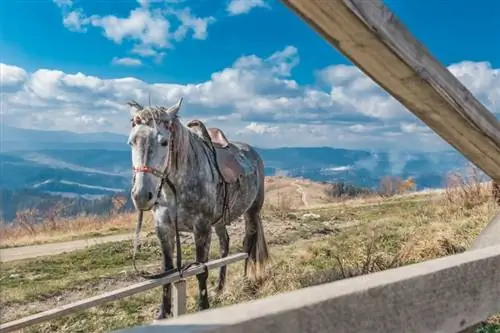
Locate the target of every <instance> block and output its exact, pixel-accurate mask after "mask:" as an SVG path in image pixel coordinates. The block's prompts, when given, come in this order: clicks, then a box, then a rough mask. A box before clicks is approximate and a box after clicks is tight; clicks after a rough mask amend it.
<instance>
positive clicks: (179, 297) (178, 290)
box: [172, 279, 187, 317]
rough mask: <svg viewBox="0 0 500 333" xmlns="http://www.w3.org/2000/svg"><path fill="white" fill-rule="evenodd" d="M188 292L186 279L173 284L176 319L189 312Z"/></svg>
mask: <svg viewBox="0 0 500 333" xmlns="http://www.w3.org/2000/svg"><path fill="white" fill-rule="evenodd" d="M186 292H187V284H186V280H185V279H182V280H179V281H177V282H174V283H173V288H172V305H173V309H172V314H173V315H174V317H178V316H181V315H183V314H185V313H186V312H187V299H186V296H187V294H186Z"/></svg>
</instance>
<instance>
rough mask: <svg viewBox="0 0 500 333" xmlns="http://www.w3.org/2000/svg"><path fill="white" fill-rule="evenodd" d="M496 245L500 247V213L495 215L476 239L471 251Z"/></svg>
mask: <svg viewBox="0 0 500 333" xmlns="http://www.w3.org/2000/svg"><path fill="white" fill-rule="evenodd" d="M495 245H500V213H498V214H497V215H495V216H494V217H493V218H492V219H491V221H490V222H489V223H488V224H487V225H486V227H485V228H484V229H483V230H482V231H481V233H480V234H479V236H477V237H476V239H474V241H473V242H472V244H471V249H472V250H476V249H482V248H485V247H489V246H495Z"/></svg>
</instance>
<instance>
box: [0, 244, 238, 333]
mask: <svg viewBox="0 0 500 333" xmlns="http://www.w3.org/2000/svg"><path fill="white" fill-rule="evenodd" d="M246 258H247V254H246V253H237V254H233V255H231V256H228V257H226V258H221V259H217V260H213V261H209V262H207V263H206V267H207V268H208V269H209V270H210V269H214V268H219V267H222V266H226V265H229V264H232V263H235V262H237V261H241V260H245V259H246ZM204 271H205V268H204V267H202V266H194V267H192V268H190V269H188V270H187V271H186V272H185V273H184V274H183V277H184V278H188V277H190V276H195V275H197V274H200V273H203V272H204ZM180 279H181V277H180V276H179V273H175V274H172V275H170V276H167V277H164V278H161V279H157V280H147V281H144V282H140V283H136V284H133V285H131V286H128V287H124V288H121V289H117V290H113V291H110V292H107V293H105V294H102V295H98V296H94V297H90V298H87V299H84V300H81V301H78V302H75V303H71V304H67V305H63V306H60V307H57V308H54V309H51V310H48V311H44V312H40V313H37V314H34V315H31V316H28V317H25V318H21V319H18V320H14V321H10V322H8V323H5V324H0V333H7V332H13V331H16V330H20V329H22V328H25V327H28V326H32V325H36V324H39V323H41V322H44V321H48V320H52V319H55V318H59V317H62V316H64V315H68V314H72V313H74V312H77V311H80V310H84V309H88V308H91V307H94V306H98V305H101V304H105V303H108V302H112V301H116V300H118V299H121V298H124V297H127V296H131V295H134V294H138V293H140V292H143V291H146V290H149V289H152V288H156V287H159V286H162V285H165V284H169V283H172V282H175V281H178V280H180Z"/></svg>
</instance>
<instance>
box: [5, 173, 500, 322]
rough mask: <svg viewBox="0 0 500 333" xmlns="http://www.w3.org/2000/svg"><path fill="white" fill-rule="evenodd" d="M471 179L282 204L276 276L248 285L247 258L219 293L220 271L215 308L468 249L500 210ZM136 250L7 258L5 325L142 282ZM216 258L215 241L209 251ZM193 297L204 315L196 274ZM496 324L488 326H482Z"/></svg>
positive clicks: (93, 313) (128, 307)
mask: <svg viewBox="0 0 500 333" xmlns="http://www.w3.org/2000/svg"><path fill="white" fill-rule="evenodd" d="M470 182H473V181H471V180H470V179H469V180H467V181H466V182H465V183H466V186H465V185H463V184H464V183H463V182H462V183H456V184H455V185H454V186H452V185H450V186H449V187H448V188H447V189H445V191H444V193H443V194H442V195H439V194H434V195H429V196H410V197H405V196H399V197H395V198H391V199H381V198H379V199H377V200H376V201H370V202H367V200H353V201H350V202H349V201H346V202H341V203H337V204H331V205H328V206H324V207H322V208H314V209H313V208H305V207H302V209H300V210H299V209H293V208H294V207H286V206H284V207H280V206H279V205H278V206H277V207H278V209H276V210H267V211H266V213H265V216H264V223H265V231H266V236H267V238H268V241H269V244H270V249H271V253H272V255H273V259H274V261H273V264H272V267H271V269H270V271H269V276H268V277H267V279H266V280H265V281H264V282H263V283H261V284H260V285H258V286H255V285H254V286H250V285H248V284H247V283H246V282H245V281H244V279H243V277H242V264H241V263H239V264H236V265H234V266H231V267H230V268H229V271H228V282H227V287H226V289H225V291H224V292H223V293H222V294H221V295H218V296H217V295H215V293H214V292H213V290H214V289H215V287H214V286H215V284H216V278H217V273H216V272H211V274H210V278H209V282H210V290H212V291H211V292H210V300H211V304H212V306H213V307H217V306H221V305H228V304H234V303H239V302H244V301H248V300H252V299H255V298H260V297H266V296H269V295H273V294H277V293H281V292H286V291H291V290H294V289H298V288H304V287H307V286H311V285H315V284H320V283H325V282H330V281H334V280H338V279H342V278H346V277H350V276H355V275H359V274H367V273H371V272H374V271H378V270H384V269H387V268H391V267H398V266H401V265H405V264H408V263H414V262H420V261H423V260H428V259H433V258H437V257H441V256H445V255H449V254H453V253H457V252H461V251H464V250H465V249H466V248H467V247H468V245H469V244H470V242H471V241H472V240H473V239H474V238H475V237H476V236H477V234H479V232H480V231H481V230H482V228H483V227H484V226H485V225H486V223H487V222H488V221H489V219H490V218H491V217H492V216H493V214H494V213H495V211H496V206H495V204H494V202H493V201H492V200H490V199H491V198H490V197H491V196H490V195H489V192H488V190H487V188H485V187H484V186H483V187H481V190H469V188H473V189H477V188H478V187H476V185H474V184H470ZM458 184H462V185H458ZM464 193H468V194H467V195H465V194H464ZM370 200H372V199H370ZM464 200H465V201H464ZM465 202H467V203H468V204H464V203H465ZM306 213H307V214H306ZM308 214H309V215H308ZM311 216H312V217H311ZM115 223H122V222H115ZM128 223H130V225H132V221H130V220H129V221H128ZM229 232H230V237H231V240H232V241H231V245H232V248H231V252H233V253H234V252H236V251H239V250H240V247H241V240H242V234H243V228H242V224H241V223H235V224H234V225H232V226H230V228H229ZM214 243H217V242H214ZM130 248H131V244H130V242H119V243H113V244H107V245H99V246H96V247H93V248H91V249H87V250H82V251H76V252H73V253H68V254H63V255H57V256H53V257H49V258H44V259H37V260H25V261H19V262H12V263H6V264H4V265H3V267H2V272H1V274H0V287H1V288H2V299H1V300H0V306H1V307H2V309H3V313H2V316H3V317H2V321H7V320H12V319H15V318H18V317H21V316H25V315H26V314H27V313H33V312H39V311H43V310H46V309H49V308H52V307H54V306H56V305H60V304H65V303H69V302H72V301H75V300H77V299H81V298H84V297H89V296H92V295H96V294H99V293H102V292H103V291H104V290H109V289H115V288H119V287H121V286H125V285H128V284H131V283H134V282H137V281H140V278H139V277H137V276H136V275H135V274H134V273H133V271H132V270H131V267H130V266H131V262H130V260H131V254H130ZM141 251H142V252H141V257H140V259H141V266H143V267H144V266H147V265H153V266H155V267H157V266H158V265H159V261H160V251H159V248H158V245H157V244H156V241H155V240H154V238H149V240H147V241H146V242H145V245H144V246H143V247H142V249H141ZM192 251H193V249H192V246H186V245H185V246H184V249H183V252H184V257H185V258H187V259H188V258H192V257H193V252H192ZM217 255H218V251H217V244H214V245H213V250H212V251H211V257H212V258H215V257H217ZM149 269H151V268H149ZM188 295H189V297H188V307H189V311H196V308H195V301H196V296H197V286H196V279H190V280H189V283H188ZM158 302H159V292H158V290H157V289H155V290H151V291H148V292H146V293H142V294H140V295H136V296H133V297H130V298H126V299H123V300H120V301H116V302H112V303H110V304H108V305H104V306H100V307H96V308H94V309H90V310H87V311H82V312H79V313H77V314H74V315H71V316H66V317H64V318H61V319H58V320H54V321H51V322H50V323H45V324H41V325H38V326H36V327H33V328H32V329H30V330H27V331H28V332H53V331H58V332H105V331H110V330H113V329H117V328H121V327H127V326H132V325H137V324H140V323H144V322H149V321H151V320H152V319H153V313H154V310H155V309H156V307H157V306H158ZM494 322H495V319H494V318H492V319H491V323H492V324H493V323H494ZM486 329H488V330H489V331H487V330H486ZM494 329H496V328H495V326H489V328H484V329H483V328H482V330H483V331H482V332H495V331H494Z"/></svg>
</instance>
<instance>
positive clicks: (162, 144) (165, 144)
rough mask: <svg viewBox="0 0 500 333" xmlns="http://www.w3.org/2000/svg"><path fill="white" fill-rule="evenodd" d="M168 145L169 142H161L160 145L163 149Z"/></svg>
mask: <svg viewBox="0 0 500 333" xmlns="http://www.w3.org/2000/svg"><path fill="white" fill-rule="evenodd" d="M167 144H168V142H167V140H161V142H160V145H161V146H162V147H166V146H167Z"/></svg>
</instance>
